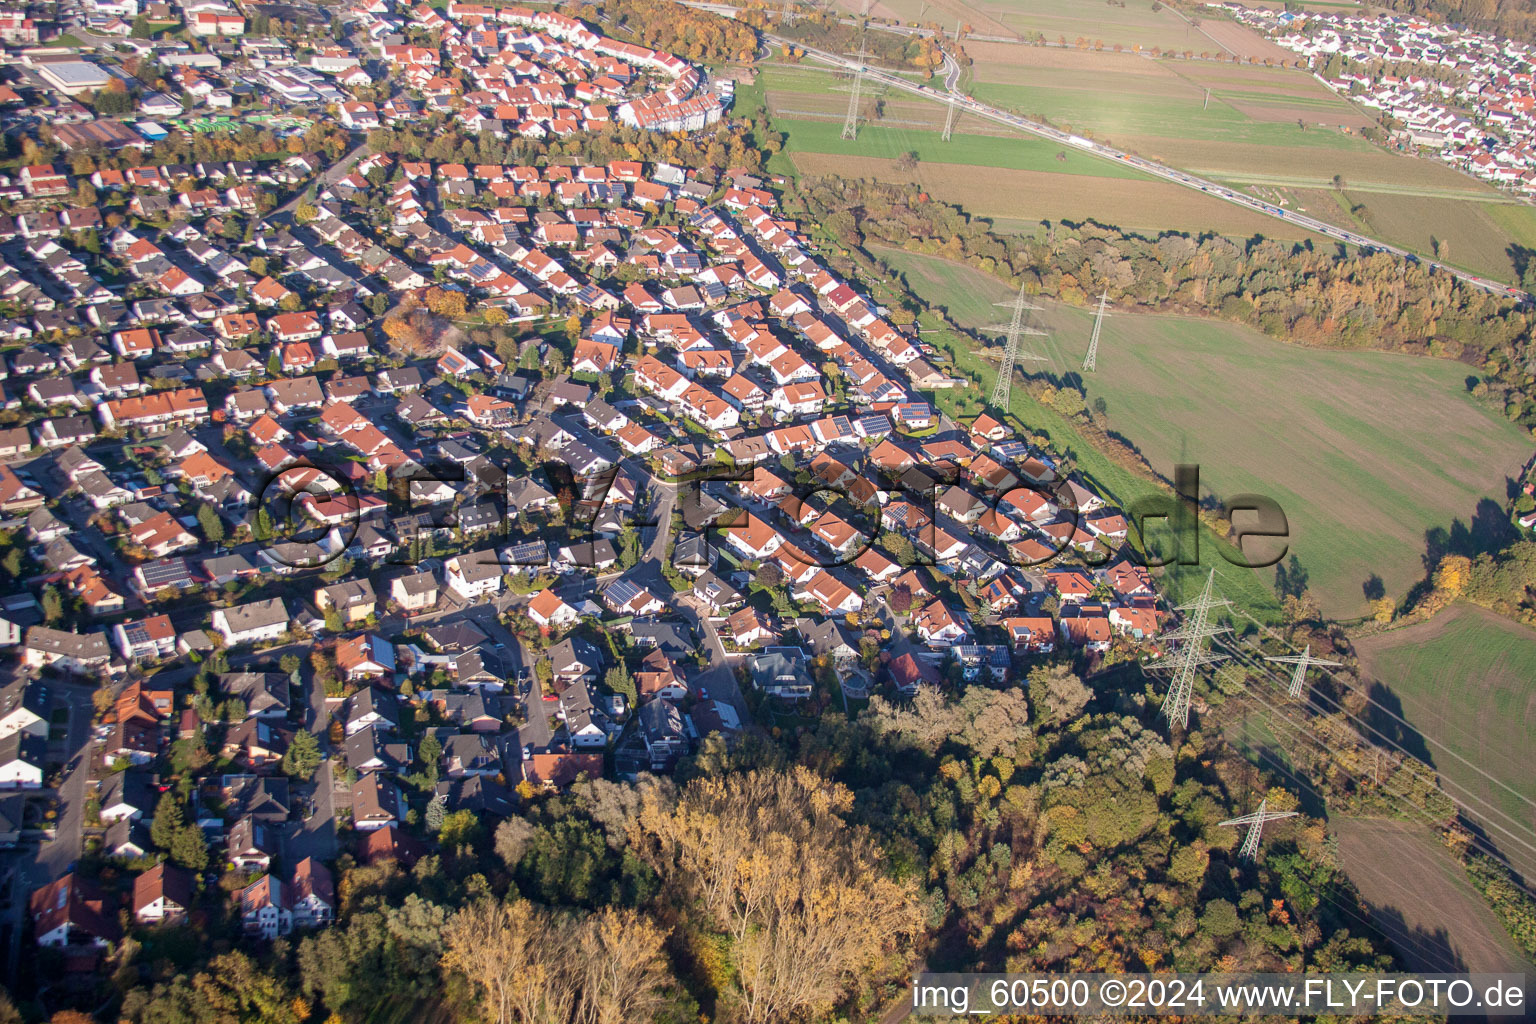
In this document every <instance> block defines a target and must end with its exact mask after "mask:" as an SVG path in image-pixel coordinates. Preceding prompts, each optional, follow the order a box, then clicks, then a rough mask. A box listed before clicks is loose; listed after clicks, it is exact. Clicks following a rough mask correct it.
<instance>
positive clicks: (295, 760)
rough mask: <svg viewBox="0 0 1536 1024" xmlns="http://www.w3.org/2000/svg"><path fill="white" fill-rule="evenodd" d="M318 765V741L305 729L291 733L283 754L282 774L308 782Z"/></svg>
mask: <svg viewBox="0 0 1536 1024" xmlns="http://www.w3.org/2000/svg"><path fill="white" fill-rule="evenodd" d="M319 767H320V743H319V741H318V740H316V739H315V737H314V734H312V733H311V732H310V731H309V730H307V729H300V730H299V731H298V732H296V733H294V734H293V739H292V740H291V741H290V742H289V744H288V752H287V753H286V754H284V755H283V774H285V775H289V776H292V777H293V778H295V779H302V780H303V781H305V782H308V781H309V780H310V779H312V778H314V777H315V772H316V770H317V769H319Z"/></svg>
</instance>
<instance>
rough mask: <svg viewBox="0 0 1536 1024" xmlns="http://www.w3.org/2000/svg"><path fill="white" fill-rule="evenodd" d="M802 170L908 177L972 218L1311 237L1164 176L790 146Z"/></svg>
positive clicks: (891, 178)
mask: <svg viewBox="0 0 1536 1024" xmlns="http://www.w3.org/2000/svg"><path fill="white" fill-rule="evenodd" d="M794 161H795V166H796V167H798V168H799V169H800V170H801V171H802V172H804V173H806V174H840V175H843V176H844V177H856V178H871V179H875V180H879V181H913V182H916V183H917V184H919V185H921V186H922V188H923V189H924V190H925V191H927V192H928V193H929V194H930V195H932V196H933V197H934V198H935V199H938V200H940V201H942V202H946V203H954V204H955V205H957V206H961V207H964V208H965V210H966V212H967V213H970V214H972V215H974V216H978V217H988V218H999V219H1003V220H1006V221H1009V222H1014V223H1023V224H1038V223H1039V222H1040V221H1042V220H1051V221H1058V220H1067V221H1073V222H1083V221H1087V220H1094V221H1097V222H1099V223H1101V224H1112V225H1116V226H1119V227H1128V228H1143V229H1147V230H1152V229H1167V230H1171V231H1188V232H1193V233H1199V232H1205V231H1209V232H1214V233H1216V234H1223V235H1232V236H1237V237H1247V236H1249V235H1254V234H1263V235H1265V236H1267V237H1270V238H1292V239H1303V238H1315V237H1317V236H1315V235H1312V234H1310V233H1309V232H1307V231H1306V230H1305V229H1303V228H1300V227H1298V226H1297V225H1294V224H1287V223H1285V222H1284V221H1278V220H1275V219H1273V218H1270V217H1265V216H1263V215H1262V214H1259V213H1254V212H1253V211H1250V210H1245V209H1243V208H1241V207H1238V206H1234V205H1232V204H1231V203H1224V202H1222V201H1221V200H1219V199H1212V198H1209V197H1207V196H1204V195H1201V194H1199V193H1196V192H1193V191H1191V190H1189V189H1186V188H1182V187H1180V186H1178V185H1174V184H1172V183H1170V182H1163V181H1143V180H1127V179H1108V178H1096V177H1091V176H1089V175H1082V174H1052V173H1050V172H1046V171H1025V170H1010V169H1004V168H996V167H976V166H972V165H966V164H935V163H928V162H922V163H919V164H918V165H917V168H916V170H915V171H911V172H908V171H903V170H901V169H900V168H898V167H897V166H896V162H895V161H894V160H887V159H881V158H878V157H857V156H837V155H832V154H825V153H796V154H794Z"/></svg>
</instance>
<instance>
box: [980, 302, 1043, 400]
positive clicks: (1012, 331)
mask: <svg viewBox="0 0 1536 1024" xmlns="http://www.w3.org/2000/svg"><path fill="white" fill-rule="evenodd" d="M1025 287H1026V286H1025V285H1024V284H1023V283H1020V285H1019V294H1018V296H1017V297H1015V298H1014V300H1013V301H1012V302H999V303H997V305H999V306H1011V307H1012V308H1013V316H1012V318H1010V319H1009V321H1008V328H1007V331H1008V345H1007V347H1006V348H1005V349H1004V350H1003V365H1002V366H1001V367H1000V368H999V370H998V374H997V383H996V384H994V385H993V386H992V406H993V408H995V409H997V410H998V412H1004V413H1005V412H1007V411H1008V404H1009V402H1010V400H1011V399H1012V398H1013V368H1014V366H1016V365H1017V364H1018V361H1019V360H1020V359H1033V360H1036V361H1038V362H1045V361H1046V358H1045V356H1039V355H1035V354H1034V353H1033V352H1021V351H1020V350H1019V339H1020V338H1021V337H1023V336H1024V335H1026V334H1044V333H1045V332H1044V331H1040V330H1036V329H1035V328H1033V327H1025V326H1024V311H1025V310H1027V309H1039V308H1040V307H1039V306H1037V305H1035V304H1034V303H1032V302H1030V301H1029V299H1028V298H1027V297H1026V295H1025ZM989 330H996V328H995V327H994V328H989Z"/></svg>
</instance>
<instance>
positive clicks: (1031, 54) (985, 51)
mask: <svg viewBox="0 0 1536 1024" xmlns="http://www.w3.org/2000/svg"><path fill="white" fill-rule="evenodd" d="M965 52H966V53H967V54H968V55H969V56H970V58H971V60H973V61H974V62H975V64H974V69H975V71H974V73H975V76H976V78H977V79H978V80H980V81H984V82H1004V83H1007V84H1010V85H1040V86H1050V85H1061V84H1062V83H1063V78H1062V77H1061V76H1062V75H1063V74H1066V75H1069V76H1070V75H1072V74H1073V73H1076V74H1077V75H1079V76H1098V75H1103V74H1112V75H1128V76H1131V77H1133V78H1141V79H1149V80H1150V79H1161V80H1167V79H1172V78H1177V77H1178V75H1176V74H1175V73H1174V72H1173V70H1172V69H1171V68H1170V67H1169V66H1168V65H1167V64H1165V63H1163V62H1161V61H1155V60H1148V59H1147V58H1145V57H1138V56H1137V55H1135V54H1133V53H1115V52H1114V51H1113V50H1102V51H1097V52H1095V51H1093V50H1063V49H1059V48H1056V47H1047V46H1020V45H1018V44H1016V43H985V42H976V41H974V40H972V41H968V42H967V43H966V44H965Z"/></svg>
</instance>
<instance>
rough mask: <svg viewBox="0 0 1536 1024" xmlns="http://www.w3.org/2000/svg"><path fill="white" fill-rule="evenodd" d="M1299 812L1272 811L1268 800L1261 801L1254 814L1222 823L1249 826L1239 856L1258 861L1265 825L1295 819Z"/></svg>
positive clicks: (1238, 852)
mask: <svg viewBox="0 0 1536 1024" xmlns="http://www.w3.org/2000/svg"><path fill="white" fill-rule="evenodd" d="M1299 813H1300V812H1299V811H1271V810H1270V809H1269V801H1268V800H1260V801H1259V809H1258V810H1257V811H1254V812H1253V813H1252V814H1245V815H1243V816H1242V817H1240V818H1229V819H1227V820H1226V821H1223V822H1221V824H1222V825H1233V826H1242V825H1247V826H1248V835H1247V837H1246V838H1244V839H1243V847H1242V849H1240V850H1238V851H1237V855H1238V856H1239V857H1241V858H1242V859H1244V860H1257V859H1258V857H1259V838H1260V837H1261V836H1262V835H1263V833H1264V823H1265V822H1267V821H1279V820H1280V819H1281V818H1294V817H1296V815H1297V814H1299Z"/></svg>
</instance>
